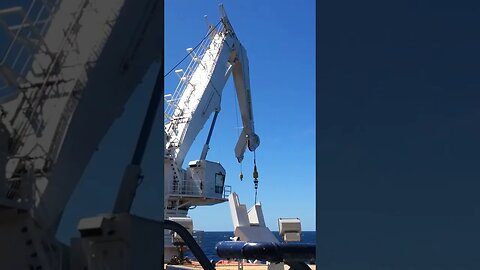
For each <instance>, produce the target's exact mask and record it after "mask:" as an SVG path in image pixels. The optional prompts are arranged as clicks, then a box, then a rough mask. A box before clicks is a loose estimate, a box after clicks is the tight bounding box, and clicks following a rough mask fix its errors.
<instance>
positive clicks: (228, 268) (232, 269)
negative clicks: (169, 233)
mask: <svg viewBox="0 0 480 270" xmlns="http://www.w3.org/2000/svg"><path fill="white" fill-rule="evenodd" d="M308 267H310V269H312V270H316V265H314V264H309V265H308ZM164 269H165V270H200V269H203V268H202V266H201V265H200V264H185V265H170V264H168V265H167V264H165V265H164ZM215 269H218V270H237V269H238V264H237V263H236V262H234V263H228V264H220V265H219V264H217V265H215ZM243 269H244V270H267V265H266V264H253V263H244V264H243ZM289 269H290V266H288V265H286V264H285V266H284V270H289Z"/></svg>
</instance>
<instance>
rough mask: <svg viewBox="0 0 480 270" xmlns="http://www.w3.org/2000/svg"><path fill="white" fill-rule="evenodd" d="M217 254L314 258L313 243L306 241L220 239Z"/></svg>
mask: <svg viewBox="0 0 480 270" xmlns="http://www.w3.org/2000/svg"><path fill="white" fill-rule="evenodd" d="M215 250H216V252H217V255H218V256H219V257H221V258H226V259H247V260H265V261H269V262H273V263H278V262H282V261H306V260H312V259H315V245H314V244H307V243H284V242H280V243H275V242H262V243H253V242H244V241H222V242H219V243H217V245H216V246H215Z"/></svg>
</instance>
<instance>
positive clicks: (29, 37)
mask: <svg viewBox="0 0 480 270" xmlns="http://www.w3.org/2000/svg"><path fill="white" fill-rule="evenodd" d="M59 3H60V0H31V1H30V4H26V5H25V6H28V7H26V10H25V9H24V7H23V6H16V7H11V8H5V9H2V10H0V26H2V27H3V28H4V30H5V32H6V34H8V35H9V36H10V37H11V40H10V42H9V43H8V46H6V47H5V48H2V49H5V50H4V51H1V52H0V55H1V58H0V59H1V62H0V67H1V69H0V76H1V82H0V96H4V97H5V96H10V95H12V94H14V93H15V92H16V91H17V89H16V88H18V84H19V83H20V82H22V80H24V78H25V76H26V74H27V72H28V71H29V70H30V69H29V68H30V66H31V64H32V62H33V55H34V54H35V53H37V52H38V51H39V50H43V51H44V53H46V54H49V53H50V52H49V50H48V48H47V46H46V44H45V42H44V40H43V36H44V35H45V32H46V30H47V27H48V25H49V23H50V22H51V20H52V17H53V14H54V13H55V11H56V8H57V7H58V5H59Z"/></svg>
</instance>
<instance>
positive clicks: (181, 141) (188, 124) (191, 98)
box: [165, 6, 260, 166]
mask: <svg viewBox="0 0 480 270" xmlns="http://www.w3.org/2000/svg"><path fill="white" fill-rule="evenodd" d="M220 10H221V13H222V17H221V22H222V27H221V29H219V30H216V29H214V30H213V31H211V33H212V36H213V38H212V41H211V43H210V44H209V45H207V46H208V48H207V50H206V51H205V53H204V54H203V55H202V56H197V55H193V57H194V59H193V61H192V62H194V64H193V67H192V66H190V67H189V69H190V70H191V72H189V71H190V70H187V72H183V70H179V71H178V73H180V78H181V79H180V84H179V86H178V88H177V92H181V93H180V94H178V96H179V97H178V102H175V98H172V100H170V101H167V103H171V104H173V105H171V107H173V108H174V109H173V110H174V112H173V114H172V115H171V116H169V121H168V122H167V123H166V125H165V135H166V138H167V139H166V146H165V152H166V153H167V154H168V155H171V156H172V158H174V159H175V160H176V163H177V165H178V166H182V164H183V161H184V158H185V156H186V154H187V152H188V150H189V149H190V147H191V145H192V144H193V141H194V140H195V138H196V137H197V135H198V133H199V132H200V130H201V129H202V128H203V126H204V125H205V123H206V121H207V120H208V118H209V117H210V115H211V114H212V113H213V112H214V111H220V102H221V97H222V92H223V88H224V87H225V84H226V82H227V80H228V78H229V77H230V75H231V74H232V73H233V79H234V84H235V90H236V94H237V99H238V103H239V107H240V111H241V116H242V123H243V129H242V132H241V135H240V138H239V139H238V142H237V145H236V147H235V156H236V157H237V159H238V161H239V162H241V161H242V160H243V155H244V152H245V150H246V147H247V146H248V149H249V150H250V151H254V150H255V149H256V148H257V147H258V145H259V144H260V139H259V137H258V135H257V134H255V128H254V121H253V109H252V98H251V93H250V77H249V69H248V58H247V52H246V50H245V48H244V47H243V46H242V44H241V43H240V41H239V40H238V38H237V36H236V34H235V32H234V30H233V27H232V26H231V24H230V22H229V20H228V17H227V15H226V13H225V10H224V9H223V6H220ZM210 29H213V27H210ZM232 71H233V72H232ZM182 87H184V89H181V88H182ZM179 88H180V90H178V89H179ZM174 96H175V95H174ZM166 115H168V108H167V112H166Z"/></svg>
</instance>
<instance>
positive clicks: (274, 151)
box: [165, 1, 315, 231]
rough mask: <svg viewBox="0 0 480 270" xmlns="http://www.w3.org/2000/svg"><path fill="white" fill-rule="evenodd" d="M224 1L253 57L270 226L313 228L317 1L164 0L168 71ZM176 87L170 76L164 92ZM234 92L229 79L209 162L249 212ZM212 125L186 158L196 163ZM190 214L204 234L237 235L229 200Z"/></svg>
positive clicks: (262, 194) (263, 198)
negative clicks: (289, 220) (285, 220)
mask: <svg viewBox="0 0 480 270" xmlns="http://www.w3.org/2000/svg"><path fill="white" fill-rule="evenodd" d="M219 3H223V4H224V7H225V10H226V12H227V15H228V17H229V19H230V22H231V23H232V25H233V27H234V29H235V31H236V33H237V36H238V38H239V39H240V41H241V42H242V44H243V45H244V47H245V48H246V50H247V53H248V58H249V63H250V84H251V91H252V100H253V106H254V108H253V112H254V120H255V129H256V132H257V133H258V135H259V136H260V140H261V144H260V146H259V148H258V149H257V151H256V155H257V167H258V171H259V181H260V182H259V190H258V198H259V201H260V202H261V203H262V207H263V210H264V216H265V219H266V222H267V226H269V227H270V229H272V230H277V228H278V225H277V218H279V217H299V218H300V219H301V221H302V226H303V227H302V228H303V230H315V13H314V12H315V9H314V4H315V3H314V1H301V2H298V1H297V2H294V1H222V2H219V1H201V2H198V1H165V70H166V71H168V70H169V69H170V68H171V67H173V66H174V65H175V64H176V63H177V62H178V61H179V60H181V59H182V58H183V57H184V56H185V55H186V51H185V49H186V48H188V47H194V46H195V45H196V44H197V43H198V42H199V41H200V40H201V39H202V38H203V36H204V35H205V34H206V32H207V27H206V23H205V21H204V15H207V16H208V20H209V22H210V23H211V24H214V25H215V24H216V23H217V22H218V21H219V11H218V4H219ZM188 60H189V59H188ZM187 64H188V61H185V62H184V63H183V66H184V67H185V66H186V65H187ZM177 83H178V77H177V76H176V75H175V74H172V75H169V76H168V77H167V78H166V79H165V84H166V90H165V91H166V93H169V92H171V91H173V89H175V87H176V85H177ZM234 93H235V89H234V86H233V78H230V80H229V81H228V83H227V85H226V86H225V88H224V92H223V99H222V105H221V106H222V111H221V112H220V114H219V116H218V120H217V124H216V126H215V130H214V133H213V137H212V141H211V149H210V151H209V154H208V156H207V159H209V160H213V161H219V162H220V163H221V164H222V165H223V166H224V167H225V169H226V171H227V180H226V184H228V185H231V186H232V189H233V191H235V192H237V193H238V194H239V197H240V201H241V202H242V203H246V204H247V207H250V206H252V205H253V202H254V188H253V179H252V170H253V153H251V152H247V153H246V155H245V160H244V162H243V165H242V168H243V174H244V180H243V181H242V182H240V180H239V177H238V175H239V173H240V165H239V164H238V163H237V161H236V159H235V156H234V152H233V149H234V147H235V143H236V141H237V139H238V129H236V126H237V116H236V115H237V114H238V115H239V114H240V113H239V111H238V105H237V104H236V102H237V101H236V97H235V94H234ZM238 122H239V123H241V119H239V120H238ZM209 123H210V122H207V124H206V126H205V128H204V131H203V132H202V133H201V134H200V136H199V137H198V140H197V141H196V144H195V145H194V146H193V147H192V148H191V150H190V151H189V155H188V156H187V159H186V160H192V159H198V157H199V155H200V153H201V147H202V145H203V143H204V141H205V138H206V133H207V131H208V127H209ZM190 216H191V217H192V218H193V219H194V225H195V226H196V227H197V228H198V229H203V230H227V231H228V230H232V223H231V218H230V212H229V209H228V203H224V204H220V205H216V206H207V207H197V208H196V209H194V210H192V211H190Z"/></svg>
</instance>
